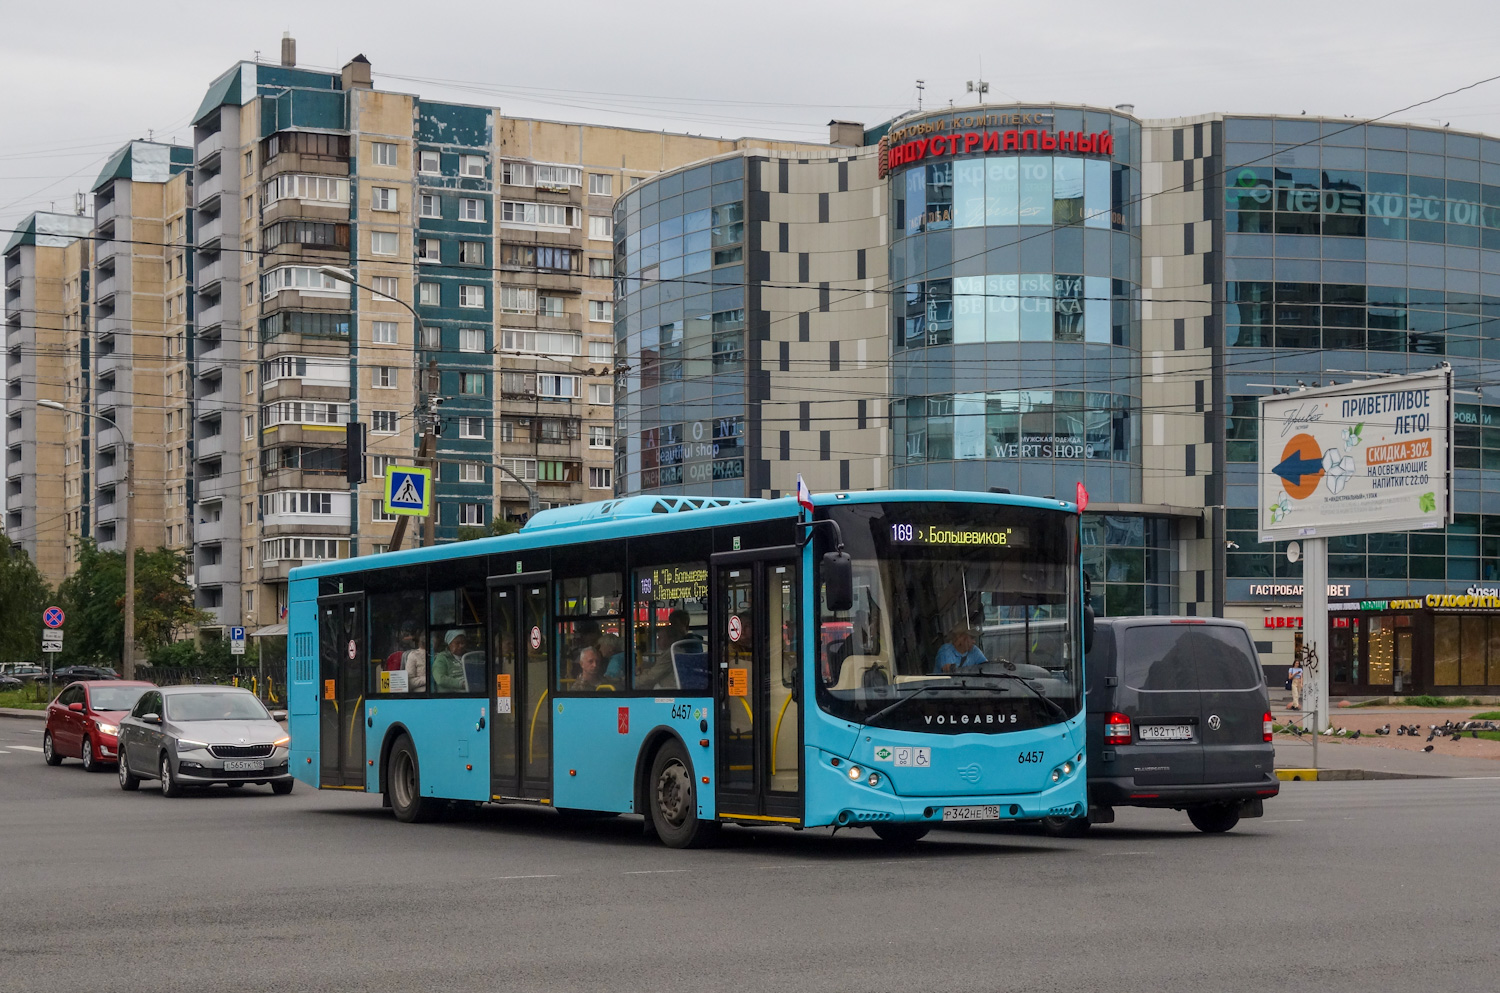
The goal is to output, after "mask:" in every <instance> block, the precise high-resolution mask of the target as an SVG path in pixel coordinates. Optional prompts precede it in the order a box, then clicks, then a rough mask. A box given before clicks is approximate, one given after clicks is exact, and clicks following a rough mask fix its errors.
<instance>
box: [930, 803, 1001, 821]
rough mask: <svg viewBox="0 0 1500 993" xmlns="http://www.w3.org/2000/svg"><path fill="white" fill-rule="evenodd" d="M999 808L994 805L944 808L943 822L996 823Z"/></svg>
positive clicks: (998, 817) (998, 816)
mask: <svg viewBox="0 0 1500 993" xmlns="http://www.w3.org/2000/svg"><path fill="white" fill-rule="evenodd" d="M999 819H1000V808H999V806H997V805H995V804H989V805H986V806H983V807H944V808H943V820H945V821H998V820H999Z"/></svg>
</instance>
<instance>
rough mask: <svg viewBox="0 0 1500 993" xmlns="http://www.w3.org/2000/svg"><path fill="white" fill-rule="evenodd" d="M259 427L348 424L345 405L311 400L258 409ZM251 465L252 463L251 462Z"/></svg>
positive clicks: (288, 401)
mask: <svg viewBox="0 0 1500 993" xmlns="http://www.w3.org/2000/svg"><path fill="white" fill-rule="evenodd" d="M260 420H261V426H262V427H267V428H272V427H276V426H277V425H279V424H348V423H349V405H348V404H347V403H320V402H317V401H313V400H280V401H277V402H276V403H268V404H266V405H265V406H263V407H261V408H260ZM251 464H252V465H253V464H254V462H253V460H251Z"/></svg>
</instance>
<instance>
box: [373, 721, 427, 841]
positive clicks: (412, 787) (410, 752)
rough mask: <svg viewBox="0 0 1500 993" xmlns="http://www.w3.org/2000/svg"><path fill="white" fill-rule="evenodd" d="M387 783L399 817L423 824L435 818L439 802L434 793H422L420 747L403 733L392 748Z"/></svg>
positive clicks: (399, 819)
mask: <svg viewBox="0 0 1500 993" xmlns="http://www.w3.org/2000/svg"><path fill="white" fill-rule="evenodd" d="M385 784H386V785H385V788H386V792H387V793H389V794H390V798H391V810H392V811H394V812H395V814H396V820H398V821H401V822H403V823H405V824H420V823H422V822H423V821H430V820H432V818H433V815H434V814H436V813H437V809H436V808H437V805H436V804H435V803H434V802H433V801H432V799H431V798H430V797H424V796H423V795H422V767H421V766H420V765H419V764H418V763H417V748H416V746H415V745H413V744H412V743H411V739H410V738H407V737H405V736H403V737H402V738H401V740H400V741H398V742H396V747H394V748H392V749H391V757H390V760H389V761H388V762H387V763H386V776H385Z"/></svg>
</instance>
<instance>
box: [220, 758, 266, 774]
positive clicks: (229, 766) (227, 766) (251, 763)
mask: <svg viewBox="0 0 1500 993" xmlns="http://www.w3.org/2000/svg"><path fill="white" fill-rule="evenodd" d="M265 767H266V760H265V759H227V760H226V761H225V762H224V771H225V772H258V771H259V770H261V769H264V768H265Z"/></svg>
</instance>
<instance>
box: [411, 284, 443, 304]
mask: <svg viewBox="0 0 1500 993" xmlns="http://www.w3.org/2000/svg"><path fill="white" fill-rule="evenodd" d="M442 302H443V287H442V285H441V284H439V283H418V284H417V303H420V304H423V305H425V306H428V307H438V306H441V305H442Z"/></svg>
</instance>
